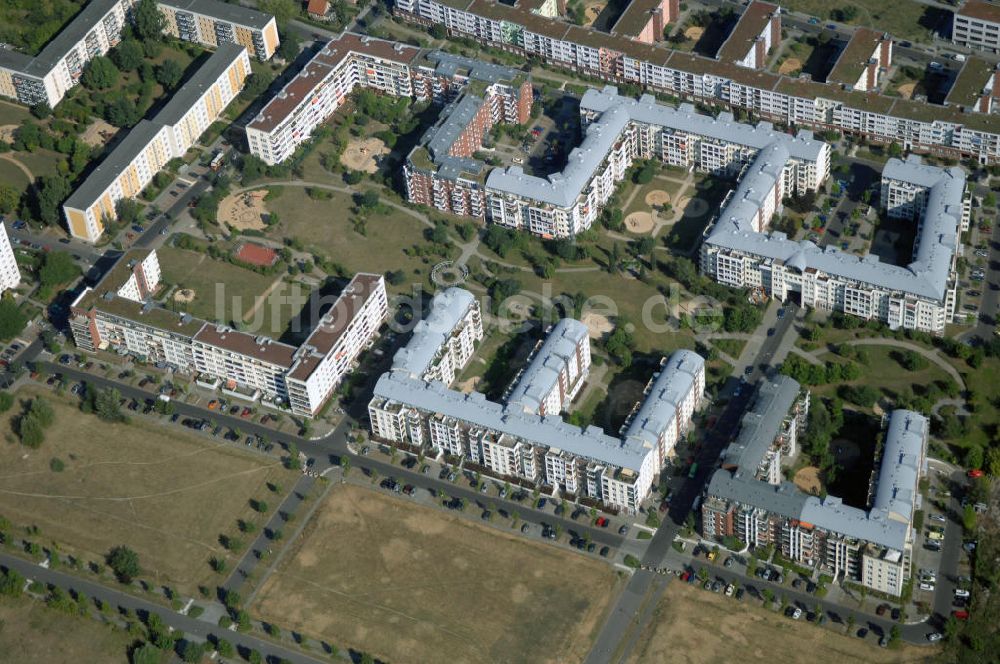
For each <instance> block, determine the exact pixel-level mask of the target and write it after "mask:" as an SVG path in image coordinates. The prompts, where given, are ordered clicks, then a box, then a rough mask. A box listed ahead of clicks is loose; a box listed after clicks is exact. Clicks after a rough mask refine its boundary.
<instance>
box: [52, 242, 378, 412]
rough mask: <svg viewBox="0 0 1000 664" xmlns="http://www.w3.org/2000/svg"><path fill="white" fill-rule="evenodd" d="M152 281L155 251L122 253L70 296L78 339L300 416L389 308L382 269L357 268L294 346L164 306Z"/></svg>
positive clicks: (324, 393)
mask: <svg viewBox="0 0 1000 664" xmlns="http://www.w3.org/2000/svg"><path fill="white" fill-rule="evenodd" d="M159 282H160V267H159V261H158V260H157V257H156V252H155V251H152V250H136V251H132V252H128V253H126V254H125V255H124V256H122V257H121V258H120V259H119V261H118V263H117V264H116V265H115V266H114V267H113V268H112V269H111V270H110V271H109V272H108V274H107V275H106V276H105V277H104V278H103V279H102V280H101V282H100V283H98V284H97V285H96V286H95V287H94V288H86V289H84V291H83V292H82V293H80V295H79V296H78V297H77V299H76V300H75V301H74V302H73V305H72V306H71V309H70V328H71V330H72V332H73V340H74V342H75V343H76V345H77V347H78V348H80V349H81V350H85V351H91V352H93V351H96V350H114V351H117V352H119V353H122V354H130V355H133V356H135V357H140V358H143V359H144V360H145V361H148V362H153V363H157V364H162V365H163V366H167V367H170V368H173V369H175V370H178V371H183V372H187V373H192V374H196V375H197V376H198V380H199V382H201V383H202V384H221V385H222V386H223V388H224V389H225V390H227V391H228V392H229V393H231V394H234V395H242V397H243V398H247V399H257V398H259V397H264V398H265V399H267V400H275V401H277V402H278V403H280V404H281V405H287V407H288V408H289V409H290V410H291V412H293V413H295V414H297V415H302V416H305V417H312V416H314V415H315V414H316V413H317V412H319V410H320V408H322V406H323V404H324V403H325V402H326V400H327V399H329V398H330V395H332V394H333V392H334V390H335V389H336V388H337V386H338V385H339V384H340V382H341V381H342V380H343V378H344V376H345V375H346V374H347V373H349V372H350V370H351V367H352V365H353V363H354V362H355V360H356V359H357V357H358V355H359V354H360V353H361V352H362V351H363V350H364V349H365V348H366V347H367V346H368V345H369V344H370V343H371V342H372V340H373V339H374V338H375V336H376V335H377V333H378V330H379V327H380V326H381V324H382V323H383V322H384V321H385V319H386V317H387V316H388V299H387V296H386V291H385V280H384V279H383V277H382V276H381V275H377V274H365V273H359V274H357V275H355V276H354V278H353V279H351V281H350V283H349V284H348V285H347V286H346V287H345V288H344V290H343V291H342V292H341V294H340V296H339V297H338V298H337V300H336V301H335V302H334V303H333V305H332V307H331V308H330V309H329V310H327V311H326V312H325V313H324V315H323V317H322V318H321V320H320V321H319V323H318V325H317V326H316V328H315V329H314V330H313V331H312V332H311V333H310V334H309V336H308V337H307V338H306V340H305V342H304V343H303V344H302V345H301V346H299V347H295V346H291V345H289V344H285V343H281V342H278V341H274V340H272V339H270V338H268V337H265V336H260V335H253V334H249V333H246V332H240V331H237V330H233V329H231V328H229V327H227V326H224V325H219V324H215V323H209V322H206V321H203V320H199V319H196V318H193V317H192V316H190V315H188V314H178V313H176V312H172V311H168V310H167V309H164V308H163V307H161V306H160V305H159V304H157V303H156V302H155V301H154V300H153V296H154V295H155V294H156V292H157V291H158V290H159V287H160V283H159Z"/></svg>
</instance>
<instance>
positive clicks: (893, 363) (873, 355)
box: [810, 346, 953, 399]
mask: <svg viewBox="0 0 1000 664" xmlns="http://www.w3.org/2000/svg"><path fill="white" fill-rule="evenodd" d="M858 348H860V349H863V350H864V354H865V357H866V358H867V359H866V360H865V361H864V362H861V363H858V366H859V367H860V368H861V378H859V379H858V380H854V381H845V382H842V383H837V384H831V385H817V386H814V387H812V388H810V389H811V390H812V391H813V393H815V394H817V395H820V396H832V395H834V394H836V392H837V389H838V388H839V387H840V386H841V385H869V386H871V387H874V388H875V389H877V390H879V391H880V392H882V393H883V394H884V395H885V396H887V397H889V398H890V399H893V398H895V397H897V396H898V395H899V394H901V393H903V392H905V391H906V390H908V389H912V388H913V386H914V385H930V384H931V383H933V382H935V381H943V382H944V383H951V382H953V381H952V379H951V377H950V376H949V375H948V374H947V373H946V372H945V370H944V369H942V368H941V367H939V366H938V365H936V364H934V363H933V362H930V361H927V362H926V365H925V366H924V367H923V368H922V369H918V370H916V371H908V370H907V369H905V368H903V366H902V365H900V363H899V361H898V360H897V359H896V356H897V355H898V354H899V353H900V352H905V349H896V348H892V347H889V346H858ZM820 359H821V360H823V361H840V360H841V358H840V357H839V356H837V355H834V354H832V353H826V354H823V355H820Z"/></svg>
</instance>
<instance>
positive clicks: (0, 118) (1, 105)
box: [0, 101, 31, 125]
mask: <svg viewBox="0 0 1000 664" xmlns="http://www.w3.org/2000/svg"><path fill="white" fill-rule="evenodd" d="M30 117H31V113H29V112H28V109H26V108H25V107H24V106H18V105H17V104H15V103H13V102H10V101H0V125H12V124H15V125H19V124H21V123H22V122H24V121H25V120H27V119H28V118H30Z"/></svg>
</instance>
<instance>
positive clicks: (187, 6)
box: [156, 0, 274, 30]
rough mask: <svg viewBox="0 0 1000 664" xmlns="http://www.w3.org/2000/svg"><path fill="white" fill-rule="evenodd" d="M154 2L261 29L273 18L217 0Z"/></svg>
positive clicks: (163, 0)
mask: <svg viewBox="0 0 1000 664" xmlns="http://www.w3.org/2000/svg"><path fill="white" fill-rule="evenodd" d="M156 2H157V4H161V5H166V6H167V7H172V8H174V9H177V10H180V11H189V12H194V13H196V14H202V15H204V16H211V17H212V18H216V19H219V20H221V21H228V22H229V23H235V24H239V25H245V26H246V27H248V28H254V29H256V30H263V29H264V28H265V27H267V24H268V23H270V22H271V21H273V20H274V17H273V16H271V15H270V14H267V13H264V12H259V11H257V10H255V9H249V8H247V7H243V6H241V5H237V4H230V3H228V2H219V0H156Z"/></svg>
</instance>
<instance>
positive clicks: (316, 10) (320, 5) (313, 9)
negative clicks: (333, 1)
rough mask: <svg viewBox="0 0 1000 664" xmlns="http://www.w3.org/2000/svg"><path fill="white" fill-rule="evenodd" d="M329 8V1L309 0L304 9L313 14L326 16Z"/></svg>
mask: <svg viewBox="0 0 1000 664" xmlns="http://www.w3.org/2000/svg"><path fill="white" fill-rule="evenodd" d="M329 10H330V3H329V2H327V0H309V5H308V6H307V7H306V11H307V12H309V13H310V14H313V15H314V16H326V13H327V12H328V11H329Z"/></svg>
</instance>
